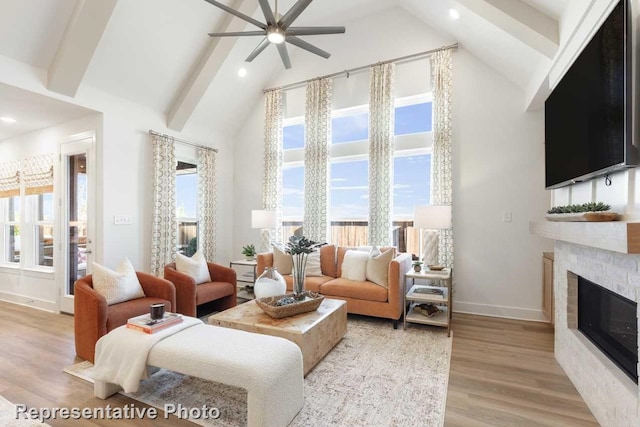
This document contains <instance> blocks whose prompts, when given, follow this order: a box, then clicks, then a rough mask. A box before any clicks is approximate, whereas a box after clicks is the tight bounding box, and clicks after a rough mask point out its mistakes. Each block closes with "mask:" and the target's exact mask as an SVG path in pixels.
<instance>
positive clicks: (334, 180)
mask: <svg viewBox="0 0 640 427" xmlns="http://www.w3.org/2000/svg"><path fill="white" fill-rule="evenodd" d="M346 180H347V178H331V182H344V181H346Z"/></svg>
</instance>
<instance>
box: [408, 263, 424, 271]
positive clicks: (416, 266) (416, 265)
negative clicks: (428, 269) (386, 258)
mask: <svg viewBox="0 0 640 427" xmlns="http://www.w3.org/2000/svg"><path fill="white" fill-rule="evenodd" d="M422 264H423V262H422V261H413V262H412V263H411V265H412V266H413V271H415V272H416V273H420V271H422Z"/></svg>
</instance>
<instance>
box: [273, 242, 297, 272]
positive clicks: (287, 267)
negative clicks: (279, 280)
mask: <svg viewBox="0 0 640 427" xmlns="http://www.w3.org/2000/svg"><path fill="white" fill-rule="evenodd" d="M273 266H274V267H275V268H277V269H278V273H280V274H282V275H287V274H291V269H292V268H293V261H292V260H291V255H289V254H288V253H286V252H285V251H284V250H283V249H282V248H280V247H278V246H275V245H274V246H273Z"/></svg>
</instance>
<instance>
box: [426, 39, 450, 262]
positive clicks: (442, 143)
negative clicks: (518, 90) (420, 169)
mask: <svg viewBox="0 0 640 427" xmlns="http://www.w3.org/2000/svg"><path fill="white" fill-rule="evenodd" d="M431 80H432V82H431V85H432V88H433V153H432V155H431V174H432V176H431V204H433V205H447V206H451V204H452V202H453V196H452V181H451V175H452V174H451V165H452V153H451V148H452V135H451V89H452V85H453V65H452V61H451V49H445V50H441V51H438V52H436V53H434V54H433V56H432V57H431ZM439 233H440V244H439V252H440V265H446V266H447V267H453V229H448V230H440V231H439Z"/></svg>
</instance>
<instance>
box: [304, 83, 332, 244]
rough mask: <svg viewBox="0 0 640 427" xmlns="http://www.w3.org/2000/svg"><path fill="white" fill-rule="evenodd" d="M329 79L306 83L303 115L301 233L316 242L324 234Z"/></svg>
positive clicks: (327, 179)
mask: <svg viewBox="0 0 640 427" xmlns="http://www.w3.org/2000/svg"><path fill="white" fill-rule="evenodd" d="M332 86H333V81H332V80H331V79H319V80H313V81H310V82H308V83H307V96H306V108H305V117H304V127H305V147H304V166H305V176H304V235H305V236H306V237H307V238H309V239H311V240H314V241H316V242H326V241H327V237H328V228H329V220H328V211H329V194H328V193H329V165H330V148H331V146H330V144H331V89H332Z"/></svg>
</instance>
